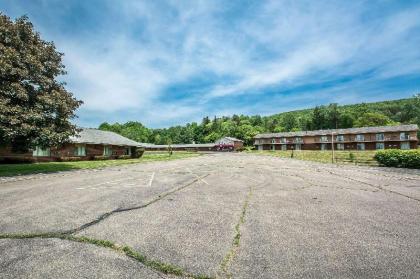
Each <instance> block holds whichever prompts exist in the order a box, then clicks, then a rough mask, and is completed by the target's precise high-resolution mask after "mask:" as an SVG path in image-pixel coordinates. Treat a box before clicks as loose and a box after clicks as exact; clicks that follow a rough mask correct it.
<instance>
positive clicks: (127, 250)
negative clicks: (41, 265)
mask: <svg viewBox="0 0 420 279" xmlns="http://www.w3.org/2000/svg"><path fill="white" fill-rule="evenodd" d="M29 238H54V239H62V240H68V241H73V242H80V243H88V244H92V245H96V246H99V247H104V248H109V249H112V250H114V251H117V252H119V253H122V254H125V255H126V256H127V257H130V258H132V259H134V260H136V261H138V262H140V263H142V264H143V265H145V266H147V267H149V268H151V269H154V270H157V271H160V272H162V273H164V274H171V275H175V276H185V277H188V278H193V279H211V277H209V276H207V275H203V274H191V273H189V272H187V271H185V270H184V269H182V268H181V267H178V266H175V265H172V264H168V263H164V262H161V261H157V260H151V259H148V258H147V257H146V256H144V255H142V254H140V253H139V252H136V251H135V250H133V249H132V248H131V247H129V246H120V245H117V244H116V243H114V242H112V241H109V240H102V239H95V238H89V237H85V236H73V235H69V234H63V233H17V234H0V239H29Z"/></svg>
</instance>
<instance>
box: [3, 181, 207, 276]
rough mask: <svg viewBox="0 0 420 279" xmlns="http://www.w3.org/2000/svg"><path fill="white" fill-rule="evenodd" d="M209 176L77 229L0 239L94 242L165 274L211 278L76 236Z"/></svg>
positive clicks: (13, 235) (104, 215) (125, 248)
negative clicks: (112, 217)
mask: <svg viewBox="0 0 420 279" xmlns="http://www.w3.org/2000/svg"><path fill="white" fill-rule="evenodd" d="M207 176H209V174H205V175H202V176H198V175H197V177H196V178H195V179H194V180H192V181H190V182H189V183H187V184H184V185H182V186H179V187H176V188H174V189H172V190H169V191H166V192H163V193H161V194H159V195H158V196H157V197H155V198H153V199H151V200H150V201H148V202H146V203H145V204H142V205H139V206H134V207H127V208H117V209H114V210H112V211H110V212H106V213H104V214H102V215H101V216H99V217H98V218H97V219H95V220H93V221H91V222H88V223H86V224H83V225H82V226H80V227H78V228H75V229H71V230H67V231H63V232H45V233H6V234H0V239H33V238H41V239H52V238H54V239H61V240H68V241H73V242H81V243H89V244H93V245H96V246H99V247H105V248H110V249H112V250H114V251H117V252H120V253H123V254H124V255H126V256H127V257H130V258H132V259H134V260H136V261H138V262H141V263H142V264H143V265H145V266H147V267H149V268H151V269H152V270H156V271H159V272H162V273H164V274H172V275H175V276H184V277H188V278H194V279H211V277H209V276H207V275H203V274H192V273H189V272H187V271H185V270H184V269H183V268H181V267H178V266H175V265H173V264H168V263H164V262H161V261H158V260H153V259H149V258H148V257H146V256H145V255H142V254H140V253H139V252H137V251H135V250H134V249H132V248H131V247H129V246H126V245H125V246H121V245H118V244H116V243H114V242H111V241H109V240H101V239H94V238H88V237H85V236H75V235H74V234H75V233H78V232H80V231H82V230H84V229H86V228H89V227H91V226H93V225H96V224H99V223H100V222H102V221H103V220H105V219H106V218H108V217H110V216H111V215H113V214H115V213H122V212H127V211H131V210H137V209H141V208H145V207H147V206H149V205H151V204H153V203H155V202H157V201H160V200H162V199H163V198H165V197H167V196H169V195H171V194H173V193H175V192H178V191H181V190H183V189H185V188H187V187H188V186H191V185H193V184H194V183H196V182H197V181H202V179H203V178H205V177H207Z"/></svg>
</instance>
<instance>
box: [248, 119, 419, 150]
mask: <svg viewBox="0 0 420 279" xmlns="http://www.w3.org/2000/svg"><path fill="white" fill-rule="evenodd" d="M418 130H419V127H418V126H417V125H416V124H409V125H396V126H379V127H360V128H348V129H330V130H316V131H298V132H284V133H266V134H258V135H256V136H255V137H254V140H255V141H254V145H255V147H256V149H257V150H331V149H332V148H334V149H335V150H378V149H415V148H417V143H418V138H417V132H418Z"/></svg>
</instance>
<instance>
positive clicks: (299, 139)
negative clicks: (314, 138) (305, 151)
mask: <svg viewBox="0 0 420 279" xmlns="http://www.w3.org/2000/svg"><path fill="white" fill-rule="evenodd" d="M295 142H303V140H302V138H301V137H296V138H295Z"/></svg>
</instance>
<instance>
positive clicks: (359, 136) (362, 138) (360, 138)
mask: <svg viewBox="0 0 420 279" xmlns="http://www.w3.org/2000/svg"><path fill="white" fill-rule="evenodd" d="M356 140H357V141H364V140H365V135H356Z"/></svg>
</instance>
